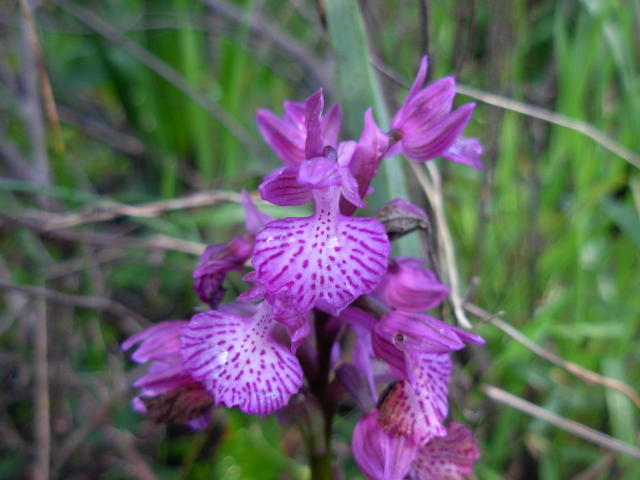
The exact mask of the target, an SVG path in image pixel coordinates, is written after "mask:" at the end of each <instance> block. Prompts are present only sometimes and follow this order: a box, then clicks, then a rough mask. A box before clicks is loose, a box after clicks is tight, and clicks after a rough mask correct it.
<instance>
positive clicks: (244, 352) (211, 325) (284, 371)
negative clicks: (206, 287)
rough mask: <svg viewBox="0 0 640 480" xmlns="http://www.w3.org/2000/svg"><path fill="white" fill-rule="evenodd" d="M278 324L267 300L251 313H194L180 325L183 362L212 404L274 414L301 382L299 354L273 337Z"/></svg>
mask: <svg viewBox="0 0 640 480" xmlns="http://www.w3.org/2000/svg"><path fill="white" fill-rule="evenodd" d="M277 325H278V323H277V322H276V320H275V319H274V318H273V317H272V315H271V307H270V305H269V304H268V303H266V302H264V303H263V306H262V308H261V309H260V310H259V311H258V313H257V314H256V315H255V316H253V317H243V316H240V315H235V314H230V313H223V312H217V311H213V310H212V311H210V312H207V313H201V314H198V315H196V316H194V317H193V318H192V319H191V322H190V323H189V325H188V326H186V327H184V328H183V336H182V348H181V349H180V351H181V353H182V356H183V357H184V366H185V368H186V369H187V370H188V371H189V372H190V373H191V375H192V376H193V378H194V379H196V380H198V381H199V382H201V383H202V384H203V385H204V387H205V388H206V389H207V390H208V391H209V392H210V393H211V394H212V395H213V397H214V398H215V400H216V405H220V404H221V403H223V404H225V405H226V406H227V407H234V406H238V407H239V408H240V410H242V411H243V412H245V413H250V414H258V415H260V416H264V415H266V414H268V413H271V412H274V411H275V410H277V409H279V408H281V407H283V406H284V405H286V404H287V402H288V401H289V398H290V397H291V395H293V394H294V393H297V392H298V390H299V388H300V386H301V385H302V369H301V368H300V364H299V363H298V360H297V358H296V357H295V355H294V354H293V353H291V351H290V350H289V349H288V348H287V347H285V346H284V345H283V344H281V343H279V342H278V341H277V340H276V339H275V338H274V336H273V329H274V328H275V327H276V326H277Z"/></svg>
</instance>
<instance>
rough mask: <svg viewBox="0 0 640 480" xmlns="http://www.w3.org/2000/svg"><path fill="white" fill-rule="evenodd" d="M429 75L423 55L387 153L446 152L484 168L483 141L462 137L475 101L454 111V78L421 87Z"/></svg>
mask: <svg viewBox="0 0 640 480" xmlns="http://www.w3.org/2000/svg"><path fill="white" fill-rule="evenodd" d="M426 76H427V57H423V58H422V62H421V63H420V70H419V71H418V75H417V77H416V80H415V82H414V83H413V85H412V87H411V89H410V90H409V93H408V94H407V98H406V99H405V101H404V104H403V105H402V107H400V110H398V111H397V112H396V114H395V115H394V117H393V119H392V120H391V126H390V128H391V133H390V135H391V138H392V141H393V140H394V139H395V140H397V141H396V143H395V144H394V145H393V146H392V147H391V148H390V149H389V151H388V152H387V154H386V156H390V155H395V154H397V153H403V154H404V155H405V156H406V157H407V158H409V159H411V160H416V161H418V162H425V161H427V160H431V159H433V158H436V157H439V156H443V157H444V158H446V159H447V160H451V161H452V162H456V163H464V164H466V165H469V166H471V167H473V168H476V169H480V168H482V162H481V161H480V159H479V156H480V155H481V154H482V145H481V144H480V142H478V141H477V140H475V139H472V138H465V137H462V131H463V130H464V129H465V127H466V126H467V124H468V123H469V120H470V119H471V114H472V113H473V109H474V107H475V104H474V103H467V104H466V105H463V106H461V107H459V108H458V109H456V110H454V111H453V112H452V111H451V107H452V105H453V98H454V96H455V81H454V79H453V78H452V77H447V78H442V79H440V80H437V81H435V82H433V83H432V84H430V85H428V86H427V87H425V88H422V89H421V87H422V85H423V83H424V80H425V78H426Z"/></svg>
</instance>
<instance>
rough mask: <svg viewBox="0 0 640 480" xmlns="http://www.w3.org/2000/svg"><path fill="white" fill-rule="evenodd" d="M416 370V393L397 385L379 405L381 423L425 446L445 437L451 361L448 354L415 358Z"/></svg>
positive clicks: (423, 355)
mask: <svg viewBox="0 0 640 480" xmlns="http://www.w3.org/2000/svg"><path fill="white" fill-rule="evenodd" d="M413 370H414V372H415V375H416V380H417V387H418V388H417V391H414V389H413V388H412V387H411V385H410V384H409V382H407V381H406V380H401V381H399V382H398V383H396V384H395V385H394V386H393V388H392V389H391V391H390V392H389V393H388V395H387V396H386V397H385V398H384V400H383V402H382V404H381V405H380V418H379V422H380V423H381V424H382V425H384V426H385V428H387V429H388V430H389V431H390V432H394V433H398V434H400V435H404V436H407V437H409V438H410V439H411V440H412V441H413V442H414V443H416V444H417V445H424V444H425V443H426V442H428V441H429V440H431V439H432V438H434V437H442V436H444V435H446V430H445V428H444V426H443V425H442V421H443V420H444V419H445V418H446V416H447V411H448V401H447V397H448V391H449V376H450V374H451V360H450V359H449V355H448V354H445V355H442V354H416V355H414V369H413Z"/></svg>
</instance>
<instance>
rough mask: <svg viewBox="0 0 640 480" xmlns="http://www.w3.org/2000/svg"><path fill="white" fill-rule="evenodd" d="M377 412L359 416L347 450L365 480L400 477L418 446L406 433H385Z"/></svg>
mask: <svg viewBox="0 0 640 480" xmlns="http://www.w3.org/2000/svg"><path fill="white" fill-rule="evenodd" d="M377 420H378V412H377V411H373V412H371V413H369V414H367V415H365V416H364V417H362V418H361V419H360V420H359V421H358V423H357V424H356V427H355V429H354V431H353V438H352V440H351V450H352V452H353V458H354V459H355V461H356V463H357V464H358V467H359V468H360V470H361V471H362V473H364V474H365V476H366V477H367V478H368V479H369V480H402V479H403V478H405V477H406V474H407V473H408V471H409V468H410V466H411V462H412V461H413V459H414V458H415V456H416V454H417V451H418V447H417V446H416V445H415V444H413V443H412V442H411V441H410V440H409V439H408V438H407V437H404V436H402V435H395V434H389V433H387V432H385V430H384V429H383V428H382V426H381V425H380V424H379V423H378V421H377Z"/></svg>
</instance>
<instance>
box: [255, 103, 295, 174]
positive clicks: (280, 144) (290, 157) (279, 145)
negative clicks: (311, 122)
mask: <svg viewBox="0 0 640 480" xmlns="http://www.w3.org/2000/svg"><path fill="white" fill-rule="evenodd" d="M256 123H257V124H258V130H259V131H260V134H261V135H262V138H263V139H264V141H265V142H266V143H267V145H269V146H270V147H271V149H272V150H273V151H274V152H275V154H276V155H277V156H278V158H279V159H280V160H282V161H283V162H284V164H285V165H288V166H298V165H300V163H301V162H303V161H304V160H306V158H305V154H304V143H305V139H306V130H305V129H304V128H300V126H299V125H296V124H294V123H293V122H291V121H287V120H286V119H280V118H278V117H276V116H275V115H274V114H273V113H272V112H270V111H269V110H258V113H257V115H256ZM302 127H304V124H303V125H302Z"/></svg>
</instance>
